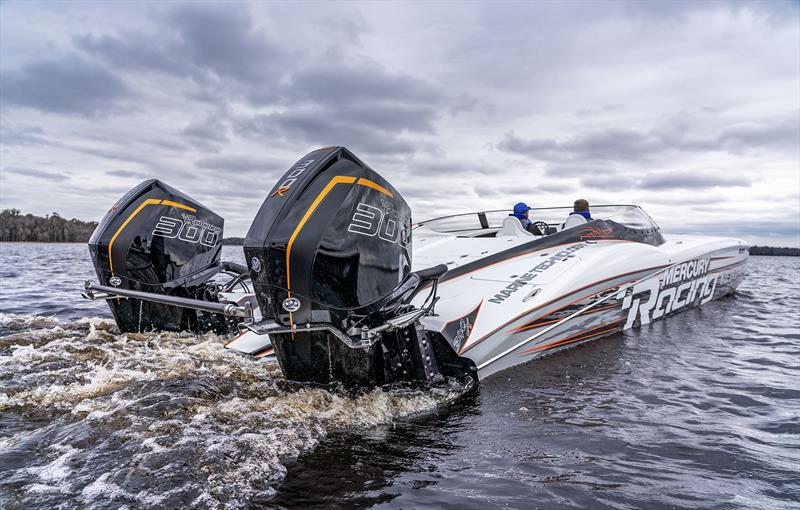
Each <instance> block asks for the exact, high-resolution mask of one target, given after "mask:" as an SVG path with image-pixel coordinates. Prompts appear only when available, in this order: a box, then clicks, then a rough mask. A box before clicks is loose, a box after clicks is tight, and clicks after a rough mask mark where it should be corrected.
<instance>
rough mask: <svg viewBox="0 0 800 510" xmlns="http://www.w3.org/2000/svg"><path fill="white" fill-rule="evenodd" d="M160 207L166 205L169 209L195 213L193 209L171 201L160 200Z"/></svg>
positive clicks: (195, 210)
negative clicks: (173, 208) (175, 208)
mask: <svg viewBox="0 0 800 510" xmlns="http://www.w3.org/2000/svg"><path fill="white" fill-rule="evenodd" d="M161 205H168V206H170V207H177V208H178V209H184V210H187V211H191V212H197V209H195V208H194V207H189V206H188V205H183V204H179V203H178V202H173V201H172V200H162V201H161Z"/></svg>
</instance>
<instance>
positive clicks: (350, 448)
mask: <svg viewBox="0 0 800 510" xmlns="http://www.w3.org/2000/svg"><path fill="white" fill-rule="evenodd" d="M226 250H227V252H226V254H227V258H228V259H232V260H238V259H240V258H241V251H240V249H238V248H234V247H230V248H229V247H226ZM0 262H2V263H1V264H0V278H2V280H0V282H1V283H0V286H1V287H0V310H1V311H2V315H0V507H2V508H9V509H16V508H20V509H22V508H25V509H29V508H74V507H83V508H120V507H123V506H127V507H129V508H134V507H135V508H175V507H181V506H191V507H194V508H260V507H286V508H289V507H302V508H363V507H378V508H421V507H426V508H432V507H440V508H445V507H448V508H456V507H457V508H481V509H483V508H523V507H524V508H554V507H558V508H569V507H575V508H587V507H592V508H642V507H646V508H725V509H728V508H798V507H800V475H799V474H798V473H800V365H799V364H798V359H800V312H798V310H800V292H798V288H799V287H798V283H799V282H798V277H799V276H800V259H798V258H794V257H792V258H790V257H753V258H751V263H750V275H749V276H748V278H747V279H746V280H745V282H744V283H743V284H742V287H741V288H740V291H739V292H738V293H737V295H736V296H735V297H732V298H728V299H723V300H721V301H717V302H712V303H709V304H708V305H706V306H705V307H703V308H701V309H695V310H691V311H688V312H685V313H683V314H681V315H678V316H676V317H674V318H671V319H668V320H666V321H661V322H657V323H655V324H653V325H651V326H650V327H646V328H644V329H641V330H638V331H632V332H628V333H626V334H624V335H615V336H611V337H608V338H605V339H602V340H599V341H597V342H593V343H589V344H587V345H584V346H581V347H578V348H576V349H572V350H568V351H565V352H563V353H559V354H556V355H554V356H551V357H549V358H545V359H542V360H539V361H535V362H533V363H532V364H528V365H524V366H518V367H515V368H512V369H510V370H507V371H504V372H502V373H500V374H498V375H497V376H494V377H491V378H489V379H487V380H486V381H484V382H483V383H482V384H481V386H480V388H479V390H478V391H472V392H466V393H461V392H459V391H458V390H457V389H450V390H438V391H399V390H396V391H392V392H387V391H381V390H376V391H373V392H371V393H369V394H366V395H363V396H361V397H359V398H352V397H348V396H345V395H340V394H333V393H329V392H327V391H323V390H320V389H304V388H302V387H297V386H293V385H291V384H288V383H287V382H286V381H284V380H282V378H281V375H280V371H279V370H278V368H277V366H276V365H275V364H274V363H272V362H267V363H264V362H252V361H249V360H247V359H244V358H242V357H239V356H236V355H234V354H231V353H228V352H225V351H224V350H223V348H222V344H223V339H222V338H220V337H216V336H213V335H205V336H200V337H198V336H194V335H188V334H142V335H137V334H129V335H118V334H115V333H114V325H113V323H112V322H111V321H110V320H109V313H108V310H107V309H106V308H105V305H104V304H102V303H91V302H85V301H82V300H80V299H79V298H78V297H77V296H78V291H79V290H80V288H81V287H82V285H83V281H84V280H85V279H87V278H92V277H93V274H92V269H91V265H90V263H89V262H88V253H87V250H86V248H85V246H82V245H21V244H0Z"/></svg>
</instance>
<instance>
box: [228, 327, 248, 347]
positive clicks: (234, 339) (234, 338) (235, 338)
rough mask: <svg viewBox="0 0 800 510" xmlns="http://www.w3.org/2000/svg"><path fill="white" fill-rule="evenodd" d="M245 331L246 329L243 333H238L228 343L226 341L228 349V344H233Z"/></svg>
mask: <svg viewBox="0 0 800 510" xmlns="http://www.w3.org/2000/svg"><path fill="white" fill-rule="evenodd" d="M245 333H246V331H244V332H242V333H239V334H238V335H236V336H235V337H233V338H231V339H230V341H229V342H228V343H226V344H225V348H226V349H227V348H228V346H229V345H230V344H232V343H233V342H235V341H236V340H238V339H239V338H241V336H242V335H244V334H245Z"/></svg>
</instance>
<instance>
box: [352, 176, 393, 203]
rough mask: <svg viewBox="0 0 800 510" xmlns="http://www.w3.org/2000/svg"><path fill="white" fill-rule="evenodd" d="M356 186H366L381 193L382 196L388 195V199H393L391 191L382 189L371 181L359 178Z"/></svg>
mask: <svg viewBox="0 0 800 510" xmlns="http://www.w3.org/2000/svg"><path fill="white" fill-rule="evenodd" d="M357 184H360V185H362V186H366V187H368V188H372V189H376V190H378V191H380V192H381V193H383V194H384V195H388V196H389V198H394V195H393V194H392V192H391V191H389V190H388V189H386V188H384V187H383V186H381V185H380V184H378V183H377V182H373V181H370V180H369V179H364V178H363V177H362V178H360V179H359V180H358V183H357Z"/></svg>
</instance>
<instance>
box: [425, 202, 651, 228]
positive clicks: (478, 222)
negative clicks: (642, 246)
mask: <svg viewBox="0 0 800 510" xmlns="http://www.w3.org/2000/svg"><path fill="white" fill-rule="evenodd" d="M591 211H592V213H591V214H592V218H593V219H595V220H611V221H614V222H616V223H619V224H621V225H624V226H626V227H628V228H633V229H637V230H650V229H656V230H659V227H658V225H656V223H655V222H654V221H653V219H652V218H650V216H648V214H647V213H646V212H644V211H643V210H642V209H641V208H640V207H639V206H637V205H596V206H592V207H591ZM571 212H572V207H542V208H534V209H531V210H530V212H529V213H528V217H529V218H530V220H531V221H543V222H545V223H547V224H548V225H549V226H551V227H555V228H557V229H560V228H561V224H562V223H564V220H566V219H567V217H568V216H569V214H570V213H571ZM509 214H511V210H510V209H509V210H505V209H502V210H496V211H481V212H471V213H465V214H456V215H453V216H444V217H442V218H434V219H431V220H426V221H421V222H419V223H417V224H416V225H414V229H417V228H419V227H425V228H426V229H429V230H432V231H433V232H437V233H440V234H457V235H458V234H461V235H480V234H482V233H484V232H487V233H488V232H489V231H494V230H497V229H499V228H500V227H501V226H502V224H503V220H504V219H506V218H507V217H508V216H509Z"/></svg>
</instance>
